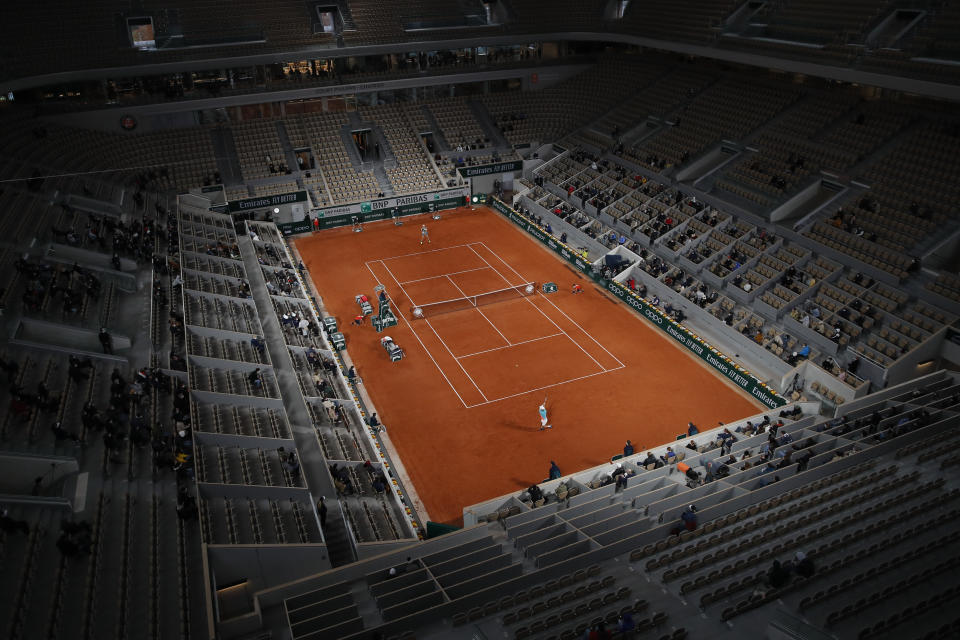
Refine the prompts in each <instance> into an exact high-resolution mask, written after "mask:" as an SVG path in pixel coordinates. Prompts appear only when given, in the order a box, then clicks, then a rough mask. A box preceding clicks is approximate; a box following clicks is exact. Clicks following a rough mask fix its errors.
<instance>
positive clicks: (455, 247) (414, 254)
mask: <svg viewBox="0 0 960 640" xmlns="http://www.w3.org/2000/svg"><path fill="white" fill-rule="evenodd" d="M469 246H470V245H466V244H455V245H453V246H452V247H440V248H439V249H427V250H426V251H416V252H414V253H405V254H403V255H402V256H391V257H389V258H374V259H373V260H367V263H369V262H383V261H384V260H396V259H397V258H409V257H410V256H419V255H423V254H424V253H436V252H437V251H450V250H451V249H459V248H461V247H469ZM364 264H366V263H364ZM384 266H386V265H384ZM391 277H392V274H391ZM394 280H396V278H394ZM397 284H400V283H399V282H397Z"/></svg>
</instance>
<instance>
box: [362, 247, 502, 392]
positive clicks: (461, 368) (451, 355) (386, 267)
mask: <svg viewBox="0 0 960 640" xmlns="http://www.w3.org/2000/svg"><path fill="white" fill-rule="evenodd" d="M380 264H382V265H383V268H384V269H386V270H387V273H389V274H390V277H391V278H393V281H394V282H396V283H397V286H398V287H400V291H401V292H402V293H403V295H405V296H407V298H410V294H408V293H407V291H406V289H404V288H403V285H402V284H400V281H399V280H397V276H395V275H393V271H390V267H388V266H387V263H386V262H384V261H383V260H381V261H380ZM411 301H412V300H411ZM424 321H425V322H426V323H427V326H428V327H430V330H431V331H433V335H435V336H437V340H439V341H440V344H442V345H443V348H444V349H446V350H447V353H449V354H450V357H451V358H453V359H454V361H456V363H457V366H459V367H460V370H461V371H463V375H465V376H467V379H468V380H470V382H471V383H472V384H473V387H474V389H476V390H477V393H479V394H480V396H481V397H482V398H483V399H484V400H487V396H486V394H484V393H483V391H481V390H480V387H479V385H477V382H476V381H475V380H474V379H473V377H471V375H470V374H469V373H467V370H466V369H464V368H463V365H462V364H460V361H459V360H457V356H455V355H453V351H451V350H450V347H448V346H447V343H446V342H444V341H443V338H441V337H440V334H439V333H437V330H436V329H434V328H433V325H432V324H430V321H429V320H427V319H424ZM408 324H409V323H408ZM412 328H413V327H411V329H412ZM417 339H418V340H419V339H420V336H417ZM420 344H423V343H422V342H421V343H420ZM424 348H426V347H424ZM444 377H446V376H444ZM447 382H449V380H448V381H447ZM451 386H452V385H451Z"/></svg>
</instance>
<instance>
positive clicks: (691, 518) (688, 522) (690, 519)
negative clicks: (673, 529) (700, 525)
mask: <svg viewBox="0 0 960 640" xmlns="http://www.w3.org/2000/svg"><path fill="white" fill-rule="evenodd" d="M680 520H681V521H683V526H684V527H686V529H687V531H693V530H694V529H696V528H697V507H696V505H693V504H691V505H690V506H689V507H687V508H686V510H684V512H683V513H682V514H680Z"/></svg>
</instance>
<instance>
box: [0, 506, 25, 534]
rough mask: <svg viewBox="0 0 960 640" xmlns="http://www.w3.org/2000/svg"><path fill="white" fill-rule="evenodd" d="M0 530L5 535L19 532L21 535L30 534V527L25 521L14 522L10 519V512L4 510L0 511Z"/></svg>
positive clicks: (14, 520)
mask: <svg viewBox="0 0 960 640" xmlns="http://www.w3.org/2000/svg"><path fill="white" fill-rule="evenodd" d="M0 530H2V531H4V532H5V533H16V532H17V531H20V532H21V533H23V534H29V533H30V525H29V524H28V523H27V521H26V520H16V519H14V518H11V517H10V512H9V511H8V510H7V509H6V508H4V509H3V511H0Z"/></svg>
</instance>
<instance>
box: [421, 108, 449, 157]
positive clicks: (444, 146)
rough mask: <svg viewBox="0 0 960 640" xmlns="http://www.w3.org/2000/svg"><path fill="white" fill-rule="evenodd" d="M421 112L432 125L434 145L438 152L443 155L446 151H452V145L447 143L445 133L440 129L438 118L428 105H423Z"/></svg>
mask: <svg viewBox="0 0 960 640" xmlns="http://www.w3.org/2000/svg"><path fill="white" fill-rule="evenodd" d="M420 110H421V111H422V112H423V116H424V117H425V118H426V119H427V122H428V123H430V128H431V131H432V133H433V144H434V145H435V146H436V152H437V153H443V152H445V151H450V143H449V142H447V139H446V137H444V135H443V131H442V130H441V129H440V124H439V123H438V122H437V118H436V117H435V116H434V115H433V112H432V111H430V109H428V108H427V106H426V105H422V106H421V107H420Z"/></svg>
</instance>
